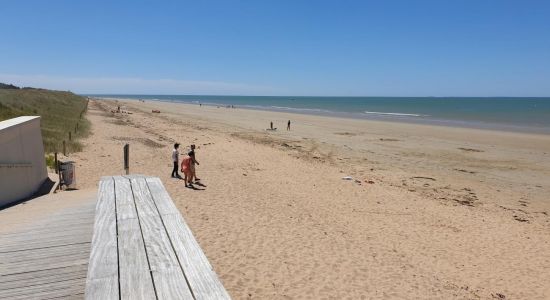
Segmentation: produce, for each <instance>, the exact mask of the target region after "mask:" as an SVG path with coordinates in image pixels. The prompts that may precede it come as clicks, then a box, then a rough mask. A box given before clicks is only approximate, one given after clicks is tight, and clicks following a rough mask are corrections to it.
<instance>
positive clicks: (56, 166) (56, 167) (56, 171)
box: [54, 152, 59, 174]
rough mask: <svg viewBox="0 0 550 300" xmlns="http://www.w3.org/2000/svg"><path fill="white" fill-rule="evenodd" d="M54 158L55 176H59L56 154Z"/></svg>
mask: <svg viewBox="0 0 550 300" xmlns="http://www.w3.org/2000/svg"><path fill="white" fill-rule="evenodd" d="M54 157H55V165H54V169H55V174H59V168H58V165H57V152H55V154H54Z"/></svg>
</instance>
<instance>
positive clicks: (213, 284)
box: [162, 214, 231, 299]
mask: <svg viewBox="0 0 550 300" xmlns="http://www.w3.org/2000/svg"><path fill="white" fill-rule="evenodd" d="M162 218H163V221H164V226H165V227H166V230H167V231H168V235H169V237H170V240H171V241H172V244H173V245H174V249H175V252H176V255H177V256H178V259H179V262H180V263H181V265H182V267H183V271H184V273H185V276H186V277H187V280H188V281H189V285H190V287H191V289H192V290H193V294H194V295H195V298H196V299H231V297H230V296H229V294H228V293H227V291H226V290H225V288H224V287H223V285H222V283H221V281H220V280H219V278H218V276H217V275H216V273H215V272H214V270H213V268H212V266H211V265H210V262H208V259H207V258H206V255H204V252H203V251H202V249H201V248H200V246H199V244H198V242H197V240H196V239H195V237H194V236H193V234H192V233H191V230H190V229H189V227H188V226H187V224H186V223H185V220H184V219H183V217H182V216H181V215H180V214H177V215H176V214H171V215H165V216H163V217H162Z"/></svg>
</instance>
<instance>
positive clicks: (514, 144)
mask: <svg viewBox="0 0 550 300" xmlns="http://www.w3.org/2000/svg"><path fill="white" fill-rule="evenodd" d="M118 105H120V106H121V107H122V109H123V111H129V112H131V114H127V113H112V112H111V110H113V109H116V107H117V106H118ZM153 109H155V110H160V113H151V111H152V110H153ZM87 118H88V119H89V120H90V121H91V123H92V134H91V135H90V136H89V137H88V138H86V139H85V140H83V144H84V151H83V152H80V153H75V154H72V155H69V157H67V158H65V159H70V160H74V161H75V162H76V168H77V169H76V172H77V182H78V183H77V184H78V188H79V189H87V188H95V187H97V184H98V181H99V178H100V177H101V176H103V175H117V174H123V172H124V170H123V161H122V147H123V145H124V144H126V143H129V144H130V160H131V167H130V171H131V173H136V174H146V175H151V176H158V177H160V179H161V180H162V181H163V183H164V185H165V186H166V188H167V189H168V192H169V193H170V195H171V196H172V199H173V200H174V202H175V203H176V205H177V207H178V208H179V210H180V211H181V213H182V214H183V216H184V218H185V219H186V220H187V222H188V223H189V226H190V227H191V229H192V230H193V233H194V234H195V236H196V238H197V240H198V241H199V243H200V245H201V247H202V248H203V250H204V252H205V254H206V255H207V257H208V258H209V260H210V262H211V263H212V265H213V267H214V269H215V271H216V272H217V274H218V275H219V276H220V278H221V280H222V282H223V284H224V286H225V287H226V289H227V290H228V292H229V293H230V294H231V296H232V297H233V298H234V299H249V298H251V299H549V298H550V250H549V249H550V215H549V214H550V196H549V195H550V180H549V178H550V136H549V135H536V134H526V133H509V132H499V131H488V130H477V129H466V128H450V127H438V126H427V125H418V124H405V123H391V122H380V121H366V120H354V119H339V118H331V117H323V116H312V115H300V114H289V113H280V112H268V111H255V110H246V109H240V108H236V109H228V108H216V107H212V106H202V107H199V106H198V105H186V104H176V103H166V102H153V101H147V102H138V101H133V100H127V101H126V100H125V101H118V102H117V101H115V100H92V101H90V106H89V110H88V113H87ZM287 120H291V121H292V128H291V129H292V130H291V131H287V130H286V122H287ZM271 121H272V122H274V126H275V127H278V130H277V131H266V130H265V129H266V128H268V127H269V123H270V122H271ZM175 142H179V143H181V144H182V145H183V149H182V151H181V152H185V150H184V149H185V148H186V146H187V145H189V144H196V145H197V148H198V149H197V151H196V153H197V160H198V161H199V162H200V166H197V175H198V176H199V177H200V178H201V179H202V182H203V184H204V185H205V187H201V186H197V189H196V190H193V189H189V188H186V187H185V186H184V184H183V180H178V179H173V178H170V172H171V161H170V155H171V151H172V145H173V144H174V143H175ZM346 176H350V177H352V180H343V179H342V178H343V177H346Z"/></svg>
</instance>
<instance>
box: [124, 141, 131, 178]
mask: <svg viewBox="0 0 550 300" xmlns="http://www.w3.org/2000/svg"><path fill="white" fill-rule="evenodd" d="M124 170H126V175H128V174H129V173H130V145H129V144H126V145H124Z"/></svg>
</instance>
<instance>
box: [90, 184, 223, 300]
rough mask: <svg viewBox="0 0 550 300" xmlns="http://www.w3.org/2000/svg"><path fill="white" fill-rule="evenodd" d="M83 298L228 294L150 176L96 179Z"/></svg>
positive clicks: (179, 217) (172, 206) (217, 295)
mask: <svg viewBox="0 0 550 300" xmlns="http://www.w3.org/2000/svg"><path fill="white" fill-rule="evenodd" d="M86 299H90V300H92V299H105V300H108V299H113V300H116V299H230V298H229V295H228V294H227V292H226V290H225V288H224V287H223V285H222V284H221V282H220V281H219V279H218V277H217V275H216V273H215V272H214V271H213V269H212V267H211V265H210V263H209V262H208V259H207V258H206V256H205V255H204V253H203V252H202V249H201V248H200V246H199V244H198V243H197V241H196V240H195V238H194V237H193V234H192V233H191V230H190V229H189V227H188V226H187V224H186V223H185V221H184V219H183V217H182V216H181V214H180V213H179V211H178V210H177V208H176V206H175V205H174V203H173V202H172V199H171V198H170V196H169V195H168V193H167V191H166V190H165V188H164V186H163V185H162V182H161V181H160V179H159V178H156V177H145V176H139V175H133V176H124V177H123V176H115V177H103V178H102V179H101V181H100V183H99V192H98V202H97V207H96V216H95V225H94V236H93V240H92V251H91V254H90V263H89V268H88V278H87V283H86Z"/></svg>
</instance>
